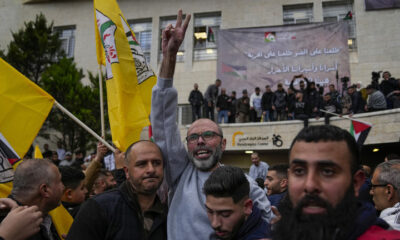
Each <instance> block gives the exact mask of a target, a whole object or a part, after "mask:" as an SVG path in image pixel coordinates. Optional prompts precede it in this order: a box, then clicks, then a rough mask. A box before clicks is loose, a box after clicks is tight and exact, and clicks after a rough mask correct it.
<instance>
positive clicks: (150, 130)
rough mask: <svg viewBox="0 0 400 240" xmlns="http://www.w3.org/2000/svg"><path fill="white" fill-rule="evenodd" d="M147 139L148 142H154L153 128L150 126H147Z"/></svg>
mask: <svg viewBox="0 0 400 240" xmlns="http://www.w3.org/2000/svg"><path fill="white" fill-rule="evenodd" d="M149 139H150V141H152V142H154V138H153V128H152V127H151V125H149Z"/></svg>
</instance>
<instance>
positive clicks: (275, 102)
mask: <svg viewBox="0 0 400 240" xmlns="http://www.w3.org/2000/svg"><path fill="white" fill-rule="evenodd" d="M376 74H378V75H379V76H380V74H379V73H374V75H373V80H372V81H371V84H369V85H368V86H367V87H365V88H364V87H362V84H361V83H360V82H359V83H357V84H354V85H350V86H348V87H346V86H347V85H346V84H347V81H348V78H343V82H344V85H345V87H344V88H343V89H342V93H339V91H338V90H337V89H336V88H335V85H334V84H330V85H329V91H328V92H324V87H322V86H319V85H318V84H317V85H316V84H315V83H314V82H310V81H309V80H308V79H307V78H306V77H305V76H304V75H297V76H294V77H293V79H292V81H291V83H290V86H289V87H288V88H287V89H286V90H285V88H284V87H283V85H282V83H278V84H277V88H276V90H275V91H273V90H272V86H270V85H266V86H265V91H264V92H262V91H261V90H260V88H259V87H256V88H255V89H254V92H253V93H252V94H251V96H250V97H249V96H248V92H247V89H244V90H243V91H242V97H241V98H236V91H232V92H231V95H230V96H228V95H227V93H226V89H225V88H223V87H221V85H222V82H221V80H219V79H217V80H216V81H215V84H211V85H210V86H209V87H208V88H207V90H206V92H205V94H204V97H203V94H202V93H201V92H200V90H199V89H198V84H197V83H196V84H195V85H194V89H193V90H192V91H191V93H190V95H189V103H190V104H191V106H192V119H193V121H195V120H196V119H199V118H201V109H202V106H203V105H204V116H203V117H206V118H210V119H211V120H213V121H215V119H214V111H215V110H216V111H217V113H218V115H217V122H218V123H235V122H237V123H244V122H260V121H262V122H269V121H283V120H293V119H298V120H305V121H308V119H309V118H320V117H324V116H327V117H330V116H331V115H330V114H327V113H326V112H331V113H336V114H339V115H341V114H356V113H362V112H372V111H379V110H385V109H392V108H400V79H395V78H393V77H391V74H390V72H388V71H386V72H384V73H383V74H382V77H383V79H382V80H381V82H380V83H379V76H378V79H376V78H377V76H376ZM294 83H296V84H297V83H298V84H299V88H298V89H296V88H295V87H294V85H295V84H294ZM220 87H221V91H220V94H218V89H219V88H220ZM321 109H322V110H323V111H321ZM324 111H326V112H324ZM327 121H328V119H327Z"/></svg>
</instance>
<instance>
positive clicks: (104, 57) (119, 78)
mask: <svg viewBox="0 0 400 240" xmlns="http://www.w3.org/2000/svg"><path fill="white" fill-rule="evenodd" d="M94 16H95V26H96V29H95V31H96V47H97V60H98V62H99V64H104V62H105V65H106V79H107V80H106V85H107V99H108V115H109V120H110V127H111V134H112V138H113V142H114V144H115V145H116V146H117V147H118V148H119V149H120V150H122V151H125V150H126V149H127V147H128V146H129V145H130V144H131V143H133V142H135V141H138V140H140V133H141V131H142V129H143V127H145V126H148V125H150V121H149V115H150V107H151V90H152V88H153V86H154V84H155V83H156V76H155V74H154V72H153V70H152V69H151V68H150V67H149V65H148V63H147V62H146V58H145V56H144V54H143V51H142V50H141V48H140V46H139V43H138V42H137V41H136V38H135V34H134V33H133V31H132V30H131V28H130V27H129V25H128V23H127V21H126V19H125V18H124V16H123V15H122V12H121V10H120V9H119V6H118V4H117V2H116V0H94Z"/></svg>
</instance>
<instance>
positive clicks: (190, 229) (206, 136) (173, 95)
mask: <svg viewBox="0 0 400 240" xmlns="http://www.w3.org/2000/svg"><path fill="white" fill-rule="evenodd" d="M189 20H190V15H189V14H188V15H186V19H185V21H184V23H183V22H182V10H180V11H179V12H178V18H177V22H176V26H175V27H172V25H168V26H167V27H166V29H165V30H164V31H163V34H162V52H163V60H162V63H161V68H160V74H159V79H158V80H157V85H156V86H154V88H153V93H152V109H151V124H152V127H153V138H154V141H155V142H156V143H157V144H158V145H159V146H160V148H161V150H162V152H163V156H164V158H165V165H166V167H165V168H166V173H165V174H166V180H167V183H168V186H169V193H170V194H169V214H168V226H167V228H168V239H173V240H180V239H185V240H186V239H191V240H193V239H199V240H204V239H209V237H210V235H211V234H212V233H213V232H214V231H213V229H212V227H211V226H210V222H209V220H208V218H207V214H206V211H205V209H204V204H205V195H204V193H203V184H204V182H205V181H206V179H207V178H208V176H209V175H210V174H211V172H212V171H213V170H215V169H216V168H218V167H219V166H220V163H219V161H220V160H221V156H222V152H223V151H224V150H225V146H226V139H224V137H223V133H222V130H221V128H220V127H219V126H218V125H217V124H216V123H215V122H213V121H211V120H210V119H199V120H197V121H195V122H194V123H193V124H192V125H191V126H190V128H189V130H188V131H187V137H186V141H187V149H188V151H186V148H185V146H184V145H183V143H182V141H181V136H180V132H179V128H178V126H177V123H176V111H177V91H176V89H175V88H173V75H174V70H175V63H176V54H177V51H178V49H179V46H180V45H181V43H182V41H183V39H184V35H185V31H186V28H187V26H188V23H189ZM249 182H250V198H251V199H252V200H253V202H257V204H258V208H259V209H260V210H261V212H262V216H263V219H265V220H268V221H269V220H270V218H271V217H272V216H271V215H272V214H271V210H270V205H269V202H268V199H267V198H266V196H265V194H264V192H263V191H262V190H261V188H259V187H258V186H257V184H256V183H255V182H254V180H249Z"/></svg>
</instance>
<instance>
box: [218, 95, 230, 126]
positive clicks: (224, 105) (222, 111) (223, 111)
mask: <svg viewBox="0 0 400 240" xmlns="http://www.w3.org/2000/svg"><path fill="white" fill-rule="evenodd" d="M229 99H230V98H229V96H228V95H226V89H225V88H222V89H221V95H219V96H218V98H217V112H218V120H217V121H218V123H222V119H224V123H228V117H229V116H230V114H231V113H230V108H231V106H230V101H229Z"/></svg>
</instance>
